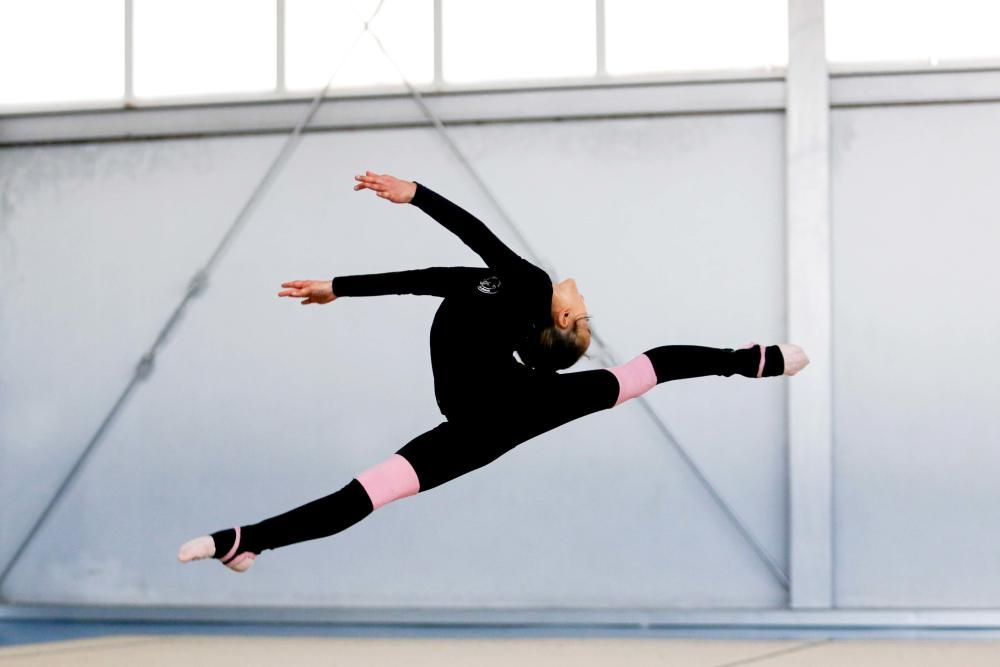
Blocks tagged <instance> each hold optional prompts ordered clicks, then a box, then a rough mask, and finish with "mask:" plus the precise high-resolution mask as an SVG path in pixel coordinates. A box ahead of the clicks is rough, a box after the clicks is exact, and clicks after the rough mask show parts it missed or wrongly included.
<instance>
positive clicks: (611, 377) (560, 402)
mask: <svg viewBox="0 0 1000 667" xmlns="http://www.w3.org/2000/svg"><path fill="white" fill-rule="evenodd" d="M355 180H356V181H357V183H356V184H355V185H354V190H356V191H358V190H366V189H367V190H371V191H373V192H374V193H375V194H376V195H378V196H379V197H381V198H382V199H387V200H389V201H390V202H393V203H395V204H407V203H409V204H413V205H414V206H416V207H417V208H419V209H421V210H422V211H424V212H425V213H427V214H428V215H430V216H431V217H432V218H434V219H435V220H436V221H437V222H439V223H440V224H441V225H442V226H443V227H445V229H447V230H449V231H450V232H452V233H454V234H455V235H456V236H457V237H458V238H459V239H461V240H462V241H463V242H464V243H465V244H466V245H468V246H469V247H470V248H471V249H472V250H473V251H475V252H476V254H478V255H479V256H480V257H481V258H482V259H483V261H484V262H485V263H486V268H477V267H465V266H454V267H430V268H426V269H415V270H409V271H396V272H391V273H378V274H367V275H354V276H337V277H335V278H334V279H333V280H293V281H290V282H286V283H282V285H281V286H282V287H283V288H285V289H284V291H282V292H279V293H278V296H279V297H292V298H297V299H299V298H300V299H302V304H303V305H306V304H327V303H330V302H331V301H334V300H335V299H338V298H340V297H351V296H376V295H383V294H424V295H432V296H437V297H443V300H442V301H441V305H440V306H439V307H438V310H437V312H436V314H435V316H434V321H433V323H432V324H431V331H430V348H431V367H432V370H433V374H434V393H435V396H436V398H437V403H438V407H439V408H440V410H441V414H442V415H443V416H444V417H445V421H443V422H441V423H440V424H438V425H437V426H435V427H434V428H432V429H431V430H429V431H427V432H426V433H422V434H420V435H418V436H417V437H415V438H414V439H413V440H411V441H410V442H408V443H407V444H405V445H404V446H403V447H402V448H401V449H400V450H399V451H397V452H396V453H395V454H393V455H392V456H390V457H389V458H387V459H385V460H384V461H382V462H381V463H379V464H377V465H375V466H373V467H371V468H369V469H368V470H365V471H364V472H362V473H361V474H359V475H358V476H357V477H355V478H353V479H351V481H350V482H348V483H347V484H346V485H345V486H344V487H343V488H341V489H340V490H338V491H336V492H335V493H332V494H330V495H328V496H326V497H323V498H319V499H318V500H314V501H312V502H310V503H307V504H305V505H302V506H301V507H298V508H296V509H293V510H291V511H288V512H285V513H284V514H280V515H278V516H274V517H271V518H269V519H265V520H263V521H261V522H259V523H255V524H251V525H244V526H238V527H235V528H227V529H225V530H220V531H218V532H215V533H212V534H211V535H205V536H202V537H198V538H195V539H193V540H191V541H189V542H187V543H185V544H184V545H183V546H181V548H180V552H179V553H178V555H177V558H178V560H180V561H181V562H188V561H192V560H199V559H203V558H216V559H218V560H220V561H221V562H222V564H223V565H225V566H226V567H228V568H229V569H231V570H234V571H236V572H245V571H246V570H248V569H249V568H250V566H251V565H252V564H253V561H254V558H256V556H257V555H259V554H260V553H261V552H263V551H265V550H267V549H277V548H279V547H284V546H287V545H290V544H295V543H297V542H304V541H306V540H315V539H318V538H321V537H327V536H329V535H333V534H334V533H338V532H340V531H342V530H344V529H346V528H348V527H350V526H352V525H354V524H355V523H357V522H359V521H361V520H362V519H364V518H365V517H367V516H368V515H369V514H371V513H372V512H373V511H374V510H376V509H378V508H379V507H382V506H383V505H385V504H387V503H390V502H392V501H394V500H398V499H400V498H405V497H407V496H412V495H414V494H416V493H419V492H422V491H428V490H430V489H433V488H434V487H436V486H439V485H441V484H444V483H445V482H448V481H450V480H453V479H455V478H456V477H459V476H461V475H464V474H466V473H468V472H471V471H473V470H476V469H477V468H481V467H482V466H485V465H486V464H488V463H490V462H491V461H494V460H496V459H497V458H498V457H500V456H502V455H503V454H505V453H506V452H509V451H510V450H511V449H513V448H514V447H516V446H517V445H519V444H521V443H523V442H525V441H527V440H530V439H532V438H534V437H535V436H537V435H540V434H542V433H545V432H547V431H551V430H552V429H554V428H556V427H558V426H560V425H562V424H565V423H567V422H570V421H573V420H574V419H579V418H580V417H584V416H586V415H589V414H591V413H594V412H598V411H600V410H606V409H608V408H611V407H614V406H616V405H619V404H621V403H623V402H625V401H627V400H629V399H631V398H635V397H636V396H639V395H641V394H643V393H645V392H646V391H649V390H650V389H652V388H653V387H655V386H656V385H657V384H660V383H661V382H668V381H670V380H680V379H683V378H694V377H701V376H707V375H724V376H727V377H728V376H731V375H734V374H735V375H742V376H744V377H748V378H762V377H773V376H779V375H795V374H796V373H797V372H799V371H800V370H802V368H804V367H805V365H806V364H808V363H809V359H808V357H807V356H806V355H805V353H804V352H803V350H802V348H800V347H799V346H797V345H791V344H787V343H782V344H779V345H770V346H767V347H765V346H763V345H758V344H756V343H750V344H749V345H747V346H744V347H741V348H739V349H732V348H713V347H701V346H695V345H664V346H660V347H654V348H653V349H650V350H647V351H645V352H643V353H642V354H640V355H639V356H637V357H635V358H633V359H632V360H630V361H627V362H625V363H623V364H620V365H618V366H614V367H611V368H606V369H605V368H601V369H594V370H585V371H578V372H573V373H558V372H557V371H560V370H563V369H567V368H569V367H570V366H572V365H573V364H574V363H575V362H576V361H577V360H579V359H580V357H581V356H583V354H584V353H585V352H586V351H587V348H588V347H589V345H590V338H591V330H590V324H589V322H588V319H589V316H588V315H587V308H586V302H585V301H584V298H583V295H582V294H580V292H579V291H578V289H577V286H576V282H575V281H574V280H573V279H571V278H567V279H566V280H563V281H562V282H559V283H555V284H553V283H552V280H551V278H549V276H548V274H547V273H546V272H545V271H543V270H542V269H540V268H539V267H537V266H535V265H533V264H531V263H530V262H528V261H527V260H525V259H523V258H522V257H520V256H518V255H517V254H516V253H514V252H513V251H512V250H511V249H510V248H508V247H507V246H505V245H504V244H503V243H502V242H501V241H500V239H498V238H497V237H496V236H495V235H494V234H493V233H492V232H491V231H490V230H489V229H488V228H487V227H486V225H484V224H483V223H482V222H481V221H480V220H478V219H477V218H475V217H474V216H472V215H471V214H470V213H468V212H467V211H465V210H463V209H462V208H460V207H459V206H457V205H455V204H453V203H452V202H450V201H448V200H447V199H445V198H444V197H442V196H441V195H439V194H437V193H435V192H433V191H432V190H430V189H429V188H427V187H425V186H424V185H422V184H420V183H416V182H413V181H405V180H401V179H398V178H395V177H393V176H390V175H388V174H376V173H374V172H371V171H368V172H366V173H365V174H364V175H363V176H361V175H359V176H355ZM514 352H517V354H518V356H519V357H520V361H518V359H516V358H515V357H514Z"/></svg>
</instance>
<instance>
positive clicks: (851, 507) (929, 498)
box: [832, 104, 1000, 608]
mask: <svg viewBox="0 0 1000 667" xmlns="http://www.w3.org/2000/svg"><path fill="white" fill-rule="evenodd" d="M998 119H1000V105H998V104H973V105H939V106H919V107H895V108H873V109H851V110H838V111H834V113H833V120H832V125H833V127H832V131H833V134H832V138H833V141H832V143H833V155H832V159H833V176H832V180H833V248H834V255H833V256H834V265H833V278H834V290H833V291H834V320H833V321H834V355H833V356H834V415H835V432H834V437H835V449H834V462H835V463H834V466H835V475H834V483H835V506H836V511H835V553H836V567H837V570H836V598H837V604H838V605H839V606H841V607H906V608H919V607H962V608H975V607H997V606H1000V557H998V553H1000V531H998V527H1000V511H998V509H997V508H998V506H1000V486H998V485H997V474H996V473H997V470H1000V410H998V406H1000V381H998V379H997V378H998V377H1000V357H997V355H995V354H993V353H992V350H993V349H994V348H995V347H996V343H997V340H998V339H1000V308H998V307H997V304H998V294H1000V292H998V285H1000V264H998V263H997V248H998V247H1000V224H998V214H997V179H996V174H997V172H998V170H1000V125H998V123H997V120H998Z"/></svg>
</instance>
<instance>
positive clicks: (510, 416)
mask: <svg viewBox="0 0 1000 667" xmlns="http://www.w3.org/2000/svg"><path fill="white" fill-rule="evenodd" d="M761 361H762V360H761V348H760V346H757V347H753V348H746V349H739V350H732V349H729V348H712V347H701V346H695V345H664V346H661V347H656V348H653V349H651V350H647V351H646V352H644V353H643V354H642V355H639V356H638V357H636V358H635V359H633V360H632V361H630V362H628V363H627V364H622V365H620V366H616V367H614V368H612V369H597V370H589V371H579V372H574V373H560V374H556V373H553V374H551V375H543V376H539V377H538V378H537V381H535V382H531V383H529V384H528V385H526V386H524V387H521V388H520V391H518V392H516V393H514V394H513V395H511V396H510V397H508V399H507V400H506V402H505V403H503V404H501V405H496V404H492V405H490V406H489V414H486V413H485V412H484V413H481V414H473V413H469V414H467V415H459V416H456V415H452V416H451V417H450V418H449V419H448V420H447V421H445V422H442V423H441V424H438V425H437V426H435V427H434V428H432V429H431V430H429V431H427V432H425V433H422V434H420V435H418V436H417V437H415V438H413V439H412V440H411V441H410V442H408V443H406V444H405V445H404V446H403V447H402V448H401V449H400V450H399V451H397V452H396V455H395V456H399V457H402V458H403V459H405V463H402V462H401V463H399V465H402V466H404V467H405V470H406V472H407V473H409V474H413V473H415V476H416V480H415V482H416V483H415V484H414V485H413V487H412V488H411V489H410V490H408V491H406V490H404V491H402V492H399V491H397V490H393V489H389V490H388V491H384V492H382V493H380V494H375V495H373V492H372V483H371V482H369V483H368V488H367V489H366V486H365V484H363V483H362V482H361V481H360V480H359V479H358V478H357V477H356V478H354V479H352V480H351V481H350V482H349V483H348V484H347V485H346V486H344V487H343V488H342V489H340V490H339V491H337V492H335V493H332V494H330V495H328V496H326V497H323V498H320V499H318V500H314V501H312V502H311V503H308V504H306V505H303V506H301V507H298V508H296V509H293V510H291V511H289V512H286V513H284V514H280V515H278V516H275V517H271V518H270V519H265V520H264V521H261V522H260V523H257V524H253V525H248V526H241V529H240V539H239V544H237V545H235V546H236V548H233V547H234V542H235V539H236V531H235V530H234V529H227V530H223V531H219V532H217V533H213V535H212V537H213V538H214V539H215V544H216V557H217V558H223V557H227V556H228V557H229V559H232V558H235V557H237V556H238V555H239V554H241V553H244V552H250V553H254V554H258V553H260V552H261V551H263V550H265V549H276V548H278V547H283V546H286V545H289V544H294V543H297V542H304V541H306V540H313V539H317V538H320V537H327V536H329V535H333V534H334V533H338V532H340V531H341V530H344V529H345V528H348V527H349V526H351V525H353V524H355V523H357V522H358V521H360V520H361V519H363V518H365V517H366V516H368V515H369V514H371V513H372V511H373V509H374V508H375V507H376V504H375V503H378V506H380V505H381V504H385V503H386V502H390V501H391V500H394V499H396V498H399V497H403V496H406V495H412V494H413V493H415V492H417V491H420V492H422V491H428V490H430V489H433V488H434V487H436V486H440V485H441V484H444V483H445V482H448V481H450V480H453V479H455V478H456V477H460V476H461V475H464V474H466V473H468V472H471V471H473V470H476V469H477V468H481V467H483V466H485V465H486V464H488V463H490V462H492V461H495V460H496V459H497V458H499V457H500V456H502V455H503V454H505V453H507V452H509V451H510V450H511V449H513V448H514V447H516V446H517V445H519V444H521V443H523V442H525V441H527V440H530V439H531V438H534V437H535V436H537V435H541V434H542V433H545V432H547V431H550V430H552V429H554V428H556V427H558V426H561V425H562V424H565V423H567V422H570V421H573V420H574V419H579V418H580V417H584V416H586V415H589V414H591V413H594V412H597V411H599V410H606V409H608V408H611V407H614V406H615V405H617V404H618V403H621V402H623V401H625V400H628V399H629V398H633V397H634V396H637V395H639V394H641V393H643V392H644V391H646V390H648V389H649V388H651V386H653V385H654V384H660V383H663V382H668V381H670V380H680V379H684V378H693V377H702V376H708V375H723V376H730V375H733V374H739V375H743V376H745V377H771V376H776V375H782V374H783V373H784V361H783V359H782V357H781V352H780V350H779V349H778V347H777V346H776V345H772V346H770V347H767V348H766V354H765V358H764V360H763V363H761ZM643 373H645V379H644V380H643ZM654 373H655V378H654V377H653V374H654ZM654 380H655V382H654ZM636 381H638V382H639V384H638V385H635V386H629V385H630V384H634V383H635V382H636ZM387 463H388V462H387ZM407 463H408V464H409V465H408V466H407V465H406V464H407ZM380 465H381V464H380ZM390 466H391V464H390ZM376 468H377V467H376ZM396 469H398V466H397V468H393V469H392V470H396ZM373 470H374V469H373ZM390 474H395V473H392V472H390ZM359 477H363V478H364V477H365V475H364V474H363V475H359ZM366 479H367V478H366ZM386 494H388V495H386Z"/></svg>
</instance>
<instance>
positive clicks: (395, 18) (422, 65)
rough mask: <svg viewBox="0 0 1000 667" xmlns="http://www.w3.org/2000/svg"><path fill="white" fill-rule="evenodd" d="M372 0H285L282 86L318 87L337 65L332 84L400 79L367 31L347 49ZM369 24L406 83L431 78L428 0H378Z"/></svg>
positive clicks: (431, 13)
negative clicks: (283, 79)
mask: <svg viewBox="0 0 1000 667" xmlns="http://www.w3.org/2000/svg"><path fill="white" fill-rule="evenodd" d="M378 4H379V3H378V0H286V2H285V85H286V87H287V88H289V89H290V90H310V89H311V90H315V89H317V88H322V87H323V86H325V85H326V82H327V81H328V80H329V79H330V75H331V74H333V73H334V70H335V69H337V67H338V66H340V69H339V71H338V72H337V75H336V77H335V78H334V80H333V83H332V84H331V85H332V87H334V88H342V87H356V86H368V85H377V84H398V83H401V79H400V76H399V74H398V73H397V71H396V69H395V68H394V67H393V66H392V64H391V63H390V62H389V60H387V59H386V57H385V55H383V54H382V52H381V50H379V48H378V45H377V44H376V43H375V40H374V39H373V38H372V37H371V35H370V34H365V35H363V36H362V38H361V41H360V42H358V43H357V46H355V47H354V49H353V51H351V46H352V44H354V43H355V39H356V38H357V36H358V33H360V32H361V31H362V30H363V29H364V23H365V21H367V20H368V18H369V17H371V16H372V14H373V13H374V12H375V9H376V7H377V6H378ZM369 27H370V29H371V31H372V32H373V33H375V34H377V35H378V38H379V39H380V40H381V41H382V44H383V45H384V46H385V49H386V51H388V52H389V55H390V56H391V57H392V60H393V61H395V62H396V64H397V65H399V67H400V69H401V70H402V71H403V75H404V76H405V77H406V78H407V79H408V80H409V81H410V82H411V83H427V82H429V81H432V80H433V79H434V3H433V0H384V2H383V4H382V8H381V10H380V11H379V13H378V14H377V15H376V16H375V18H374V19H373V20H372V21H371V24H370V26H369ZM348 51H350V53H348ZM341 65H342V66H341Z"/></svg>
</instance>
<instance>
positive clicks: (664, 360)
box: [512, 343, 809, 442]
mask: <svg viewBox="0 0 1000 667" xmlns="http://www.w3.org/2000/svg"><path fill="white" fill-rule="evenodd" d="M808 363H809V359H808V357H806V355H805V353H804V352H803V351H802V348H800V347H798V346H797V345H790V344H786V343H782V344H780V345H770V346H767V347H764V346H761V345H757V344H751V345H750V346H748V347H744V348H740V349H732V348H716V347H704V346H699V345H662V346H659V347H654V348H652V349H649V350H646V351H645V352H643V353H642V354H640V355H638V356H637V357H635V358H634V359H632V360H630V361H628V362H625V363H623V364H619V365H617V366H613V367H611V368H602V369H598V370H588V371H578V372H574V373H553V374H552V375H549V376H541V377H539V378H538V381H537V382H535V383H534V384H533V385H532V386H530V387H528V388H526V390H525V391H523V392H521V397H520V399H519V400H520V403H521V405H522V407H521V408H519V409H513V410H512V412H513V413H514V414H517V420H516V423H515V424H514V425H513V426H512V428H513V429H515V432H516V439H517V440H518V441H522V442H523V441H524V440H528V439H530V438H533V437H535V436H536V435H539V434H541V433H545V432H546V431H550V430H552V429H554V428H557V427H558V426H561V425H562V424H565V423H567V422H570V421H573V420H575V419H579V418H580V417H583V416H585V415H589V414H591V413H593V412H597V411H600V410H606V409H608V408H612V407H614V406H616V405H619V404H621V403H624V402H625V401H627V400H629V399H632V398H635V397H637V396H640V395H642V394H644V393H645V392H647V391H649V390H650V389H652V388H653V387H655V386H656V385H658V384H661V383H663V382H669V381H672V380H682V379H685V378H695V377H705V376H709V375H721V376H726V377H728V376H732V375H742V376H744V377H750V378H763V377H774V376H778V375H794V374H795V373H797V372H798V371H799V370H801V369H802V368H803V367H804V366H805V365H806V364H808ZM534 406H541V409H538V408H536V407H534Z"/></svg>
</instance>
